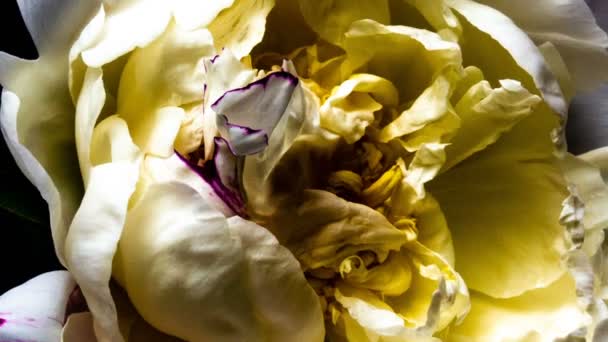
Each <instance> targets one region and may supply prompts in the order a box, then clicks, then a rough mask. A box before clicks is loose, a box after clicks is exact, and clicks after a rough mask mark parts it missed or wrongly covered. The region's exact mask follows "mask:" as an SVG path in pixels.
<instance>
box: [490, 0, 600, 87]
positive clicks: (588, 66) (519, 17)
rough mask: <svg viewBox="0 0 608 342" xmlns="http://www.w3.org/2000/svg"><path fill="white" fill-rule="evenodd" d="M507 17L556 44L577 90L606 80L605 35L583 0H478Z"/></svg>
mask: <svg viewBox="0 0 608 342" xmlns="http://www.w3.org/2000/svg"><path fill="white" fill-rule="evenodd" d="M480 2H481V3H484V4H486V5H488V6H491V7H494V8H496V9H497V10H499V11H501V12H503V13H504V14H505V15H507V16H508V17H509V18H511V19H512V20H513V21H514V22H515V24H517V26H519V27H520V28H521V29H522V30H524V31H525V32H526V33H527V34H528V35H530V37H531V38H532V39H533V40H534V41H535V42H536V43H537V44H542V43H545V42H551V43H552V44H553V45H555V46H556V47H557V50H558V51H559V53H560V55H561V56H562V57H563V58H564V60H565V62H566V65H567V67H568V70H569V71H570V73H571V75H572V78H573V81H574V83H575V87H576V89H577V90H578V91H586V90H591V89H594V88H595V87H597V86H598V85H599V84H600V83H602V82H605V81H608V51H607V50H606V49H608V35H607V34H606V32H604V31H603V30H602V29H601V28H600V27H599V26H598V24H597V23H596V19H595V17H594V16H593V13H592V12H591V10H590V9H589V7H588V5H587V4H586V3H585V1H584V0H565V1H564V0H539V1H534V3H530V2H529V1H526V0H481V1H480Z"/></svg>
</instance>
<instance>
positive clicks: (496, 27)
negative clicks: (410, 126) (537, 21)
mask: <svg viewBox="0 0 608 342" xmlns="http://www.w3.org/2000/svg"><path fill="white" fill-rule="evenodd" d="M447 2H448V3H449V4H450V6H451V7H452V8H454V9H455V10H456V11H457V12H458V13H460V14H461V15H463V16H464V17H465V19H466V20H467V21H468V22H469V23H470V24H471V25H473V26H474V27H475V30H481V31H482V32H484V33H486V34H488V35H489V36H490V37H491V38H492V39H494V40H495V41H497V42H498V43H499V44H500V45H501V46H502V48H504V49H506V51H507V52H508V53H509V54H510V56H511V57H512V58H513V59H514V60H515V61H516V63H517V64H518V66H519V67H520V68H522V69H523V70H525V72H527V73H528V74H529V75H530V76H531V77H532V79H533V81H534V84H535V85H536V88H538V90H539V91H540V92H541V94H542V95H543V98H544V100H545V101H546V102H547V103H548V104H549V106H550V107H551V109H553V110H554V111H555V112H556V113H560V114H562V115H565V114H566V112H567V104H566V102H565V100H564V98H563V94H562V91H561V88H560V85H559V83H558V81H557V79H555V76H554V75H553V74H552V73H551V71H550V70H549V68H548V67H547V65H546V63H545V59H544V57H543V55H542V54H541V53H540V51H539V50H538V48H537V47H536V45H535V44H534V42H532V40H530V38H529V37H528V36H527V35H526V33H525V32H523V31H522V30H521V29H520V28H518V27H517V26H516V25H515V24H514V23H513V21H511V19H509V18H508V17H507V16H505V15H504V14H502V13H500V12H498V11H497V10H495V9H493V8H491V7H488V6H484V5H482V4H479V3H476V2H474V1H471V0H447ZM466 31H468V32H466ZM470 32H471V30H470V28H469V29H467V30H465V32H464V33H463V34H464V36H465V38H466V37H467V35H468V38H466V41H464V44H465V45H466V44H469V46H471V49H476V50H478V51H475V52H474V50H470V52H469V54H468V55H469V56H467V53H466V52H465V62H467V59H468V62H469V63H470V62H471V60H472V58H471V57H473V58H475V57H474V56H473V55H479V56H485V57H484V58H485V59H486V60H487V61H490V62H491V63H496V58H495V57H493V54H492V52H491V51H488V50H486V49H487V47H483V46H479V42H478V41H476V40H475V39H473V38H472V35H471V34H470ZM467 57H469V58H467ZM476 62H477V60H476ZM495 66H496V67H498V66H499V65H498V64H496V65H495ZM483 71H484V74H486V75H487V76H488V77H489V78H492V79H493V78H494V77H495V75H496V74H497V73H498V74H501V73H503V72H504V71H502V70H500V68H498V70H492V69H484V70H483ZM509 77H512V75H511V76H506V77H505V76H503V77H501V78H509ZM516 79H518V80H521V79H519V78H516ZM525 86H526V88H528V89H531V88H530V87H529V86H528V84H525Z"/></svg>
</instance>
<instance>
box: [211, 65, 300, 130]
mask: <svg viewBox="0 0 608 342" xmlns="http://www.w3.org/2000/svg"><path fill="white" fill-rule="evenodd" d="M297 86H298V78H297V77H295V76H294V75H292V74H290V73H288V72H285V71H279V72H275V73H272V74H270V75H268V76H266V77H264V78H262V79H260V80H257V81H255V82H252V83H250V84H248V85H247V86H245V87H243V88H238V89H233V90H230V91H228V92H226V93H225V94H224V95H222V96H221V97H220V98H219V99H217V101H215V102H214V103H213V105H212V106H211V108H212V109H213V110H214V111H215V112H216V113H217V114H218V115H220V114H221V115H225V116H226V117H227V118H228V121H230V123H231V124H233V125H238V126H241V127H250V128H251V129H254V130H263V131H264V132H266V134H268V135H269V136H270V134H271V133H272V131H273V129H274V127H275V126H276V124H277V122H278V121H279V119H280V118H281V117H282V116H283V113H284V112H285V109H287V106H288V105H289V102H290V101H291V98H292V95H293V92H294V90H295V89H296V87H297Z"/></svg>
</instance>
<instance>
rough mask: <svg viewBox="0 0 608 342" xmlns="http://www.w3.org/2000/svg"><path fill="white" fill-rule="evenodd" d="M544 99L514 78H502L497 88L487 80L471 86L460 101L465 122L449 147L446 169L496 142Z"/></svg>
mask: <svg viewBox="0 0 608 342" xmlns="http://www.w3.org/2000/svg"><path fill="white" fill-rule="evenodd" d="M540 101H541V99H540V97H538V96H536V95H533V94H531V93H530V92H528V90H526V89H525V88H523V87H522V85H521V83H520V82H517V81H513V80H501V81H500V87H499V88H494V89H492V87H491V86H490V83H489V82H487V81H482V82H480V83H478V84H476V85H474V86H473V87H471V88H470V89H469V91H468V92H467V93H466V94H465V95H464V96H463V97H462V98H461V99H460V100H459V101H458V103H457V104H456V108H455V110H456V113H458V116H459V117H460V120H461V126H460V128H459V130H458V132H457V133H456V135H455V136H454V137H453V138H452V139H450V145H449V146H448V147H447V148H446V154H447V162H446V164H445V165H444V170H446V169H449V168H451V167H452V166H454V165H456V164H458V163H459V162H461V161H462V160H464V159H466V158H468V157H470V156H471V155H473V154H474V153H476V152H479V151H481V150H483V149H485V148H486V147H487V146H489V145H491V144H493V143H495V142H496V141H497V140H498V139H499V138H500V136H501V135H502V134H503V133H504V132H507V131H509V130H510V129H511V128H513V126H515V125H516V124H517V123H519V122H520V121H521V120H523V119H524V118H526V117H527V116H529V115H531V114H532V112H533V110H534V108H535V106H536V105H537V104H538V103H539V102H540Z"/></svg>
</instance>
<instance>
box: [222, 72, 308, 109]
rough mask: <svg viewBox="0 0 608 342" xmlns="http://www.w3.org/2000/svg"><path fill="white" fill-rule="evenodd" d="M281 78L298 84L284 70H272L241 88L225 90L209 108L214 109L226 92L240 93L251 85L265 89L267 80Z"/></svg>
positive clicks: (296, 80)
mask: <svg viewBox="0 0 608 342" xmlns="http://www.w3.org/2000/svg"><path fill="white" fill-rule="evenodd" d="M277 77H278V78H282V79H284V80H287V81H288V82H289V83H291V84H292V85H294V86H296V85H298V82H299V81H298V78H297V77H296V76H294V75H292V74H290V73H288V72H286V71H278V72H273V73H271V74H270V75H268V76H266V77H264V78H262V79H259V80H257V81H254V82H252V83H249V84H248V85H246V86H244V87H242V88H237V89H232V90H229V91H227V92H225V93H224V94H223V95H222V96H220V98H218V99H217V100H215V102H213V104H212V105H211V108H213V110H215V108H214V107H217V105H218V104H219V103H220V102H221V101H222V99H223V98H224V97H225V96H226V95H227V94H231V93H241V92H244V91H247V90H250V89H251V88H253V87H259V86H262V87H264V89H266V86H267V85H268V82H270V80H271V79H273V78H277Z"/></svg>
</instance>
